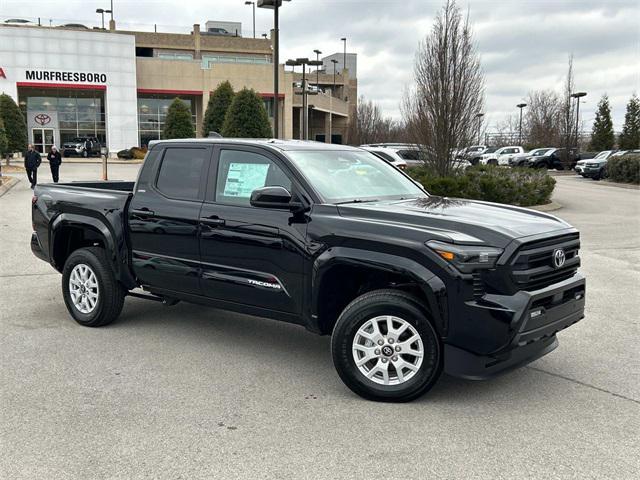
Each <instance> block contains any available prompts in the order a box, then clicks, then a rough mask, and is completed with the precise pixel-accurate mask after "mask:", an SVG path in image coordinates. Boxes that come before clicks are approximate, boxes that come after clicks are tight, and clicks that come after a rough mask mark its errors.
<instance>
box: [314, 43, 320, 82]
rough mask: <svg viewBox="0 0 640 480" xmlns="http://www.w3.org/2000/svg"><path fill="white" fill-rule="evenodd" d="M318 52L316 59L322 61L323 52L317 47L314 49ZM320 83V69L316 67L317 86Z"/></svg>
mask: <svg viewBox="0 0 640 480" xmlns="http://www.w3.org/2000/svg"><path fill="white" fill-rule="evenodd" d="M313 53H315V54H316V61H317V62H319V61H320V54H321V53H322V52H321V51H320V50H318V49H317V48H316V49H315V50H314V51H313ZM319 84H320V69H318V68H316V87H317V86H318V85H319Z"/></svg>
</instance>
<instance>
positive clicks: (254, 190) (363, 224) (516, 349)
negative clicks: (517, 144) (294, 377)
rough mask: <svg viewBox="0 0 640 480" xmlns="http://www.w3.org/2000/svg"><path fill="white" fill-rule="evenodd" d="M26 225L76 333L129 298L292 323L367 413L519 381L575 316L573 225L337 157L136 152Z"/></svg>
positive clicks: (262, 149) (38, 208)
mask: <svg viewBox="0 0 640 480" xmlns="http://www.w3.org/2000/svg"><path fill="white" fill-rule="evenodd" d="M32 220H33V226H34V230H35V231H34V233H33V235H32V237H31V248H32V251H33V252H34V254H35V255H36V256H37V257H39V258H41V259H43V260H45V261H46V262H49V263H50V264H51V265H52V266H53V267H54V268H55V269H56V270H57V271H59V272H60V273H62V296H63V298H64V302H65V304H66V306H67V309H68V311H69V313H70V314H71V316H72V317H73V318H74V319H75V320H76V321H77V322H78V323H79V324H81V325H85V326H89V327H99V326H102V325H106V324H108V323H110V322H112V321H114V320H115V319H116V318H117V317H118V316H119V314H120V311H121V310H122V307H123V303H124V299H125V296H127V295H130V296H135V297H142V298H147V299H150V300H158V301H162V302H164V303H165V304H167V305H174V304H175V303H176V302H178V301H179V300H183V301H187V302H194V303H199V304H203V305H211V306H214V307H218V308H222V309H224V310H230V311H235V312H240V313H244V314H250V315H256V316H259V317H267V318H272V319H276V320H282V321H287V322H291V323H295V324H298V325H302V326H304V327H306V328H307V329H309V330H310V331H313V332H316V333H319V334H324V335H331V336H332V338H331V352H332V356H333V362H334V365H335V367H336V369H337V371H338V374H339V375H340V377H341V379H342V380H343V381H344V383H345V384H346V385H347V386H348V387H349V388H351V389H352V390H353V391H354V392H356V393H357V394H359V395H361V396H363V397H365V398H369V399H374V400H381V401H408V400H412V399H414V398H417V397H418V396H420V395H422V394H424V393H425V392H427V391H428V390H429V389H430V388H432V387H433V385H434V384H435V383H436V381H437V380H438V377H439V376H440V374H441V372H442V371H445V372H447V373H449V374H451V375H456V376H459V377H463V378H469V379H485V378H489V377H492V376H494V375H497V374H499V373H501V372H505V371H508V370H511V369H513V368H516V367H519V366H522V365H525V364H527V363H529V362H532V361H533V360H536V359H538V358H540V357H541V356H543V355H545V354H547V353H549V352H550V351H552V350H553V349H555V348H556V347H557V345H558V340H557V338H556V334H557V333H558V332H560V331H561V330H563V329H565V328H567V327H569V326H570V325H572V324H574V323H575V322H577V321H579V320H580V319H581V318H583V316H584V304H585V298H584V295H585V279H584V277H583V276H582V275H581V274H580V273H579V272H578V267H579V265H580V257H579V255H578V250H579V247H580V239H579V233H578V231H577V230H576V229H574V228H572V227H571V226H570V225H569V224H567V223H566V222H564V221H563V220H560V219H559V218H556V217H554V216H552V215H549V214H545V213H542V212H537V211H532V210H527V209H524V208H518V207H514V206H510V205H499V204H491V203H487V202H476V201H471V200H460V199H450V198H441V197H436V196H432V195H429V194H428V193H427V192H426V191H425V190H424V189H423V188H422V187H421V186H420V185H418V184H417V183H415V182H414V181H413V180H411V178H409V177H408V176H407V175H406V174H404V173H403V172H402V171H400V170H399V169H397V168H395V167H393V166H392V165H389V164H388V163H387V162H385V161H384V160H382V159H380V158H378V157H376V156H375V155H373V154H371V153H369V152H366V151H364V150H361V149H357V148H353V147H347V146H343V145H327V144H324V143H316V142H298V141H280V140H268V141H267V140H231V139H212V138H208V139H200V140H168V141H160V142H150V145H149V151H148V153H147V156H146V158H145V161H144V165H143V166H142V168H141V170H140V173H139V175H138V179H137V182H136V183H134V182H74V183H67V184H55V185H53V184H39V185H38V186H36V188H35V191H34V197H33V200H32ZM138 288H142V289H143V290H144V291H145V292H146V293H140V291H139V290H137V289H138ZM108 334H109V333H108V332H107V333H106V335H108ZM178 361H179V359H178ZM233 368H234V369H242V368H243V366H242V365H241V364H235V365H233Z"/></svg>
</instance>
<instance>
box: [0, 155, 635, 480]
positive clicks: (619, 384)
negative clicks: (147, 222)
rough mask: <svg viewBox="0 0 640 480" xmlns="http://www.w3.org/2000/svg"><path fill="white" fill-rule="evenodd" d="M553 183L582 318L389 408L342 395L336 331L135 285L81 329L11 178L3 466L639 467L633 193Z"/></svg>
mask: <svg viewBox="0 0 640 480" xmlns="http://www.w3.org/2000/svg"><path fill="white" fill-rule="evenodd" d="M100 168H101V167H100V165H81V164H74V165H69V164H67V165H66V166H65V165H63V168H62V171H61V178H62V180H63V181H64V180H66V179H70V178H72V179H95V178H99V175H100V171H101V170H100ZM138 168H139V165H113V166H112V167H111V169H110V173H111V178H114V179H123V180H127V179H133V178H135V175H136V173H137V170H138ZM40 178H41V181H42V180H45V181H48V180H49V176H48V171H46V170H45V169H42V170H41V172H40ZM557 181H558V184H557V188H556V193H555V196H554V200H556V201H558V202H559V203H561V204H562V205H563V208H562V209H561V210H559V211H557V212H554V214H555V215H557V216H559V217H562V218H564V219H566V220H567V221H569V222H570V223H572V224H573V225H574V226H576V227H578V228H579V229H580V230H581V234H582V250H581V256H582V263H583V267H582V272H583V273H584V274H585V275H586V276H587V312H586V318H585V319H584V320H583V321H581V322H580V323H578V324H576V325H574V326H573V327H571V328H569V329H567V330H565V331H563V332H561V333H560V334H559V340H560V347H559V348H558V349H557V350H555V351H554V352H552V353H551V354H549V355H548V356H546V357H544V358H542V359H540V360H538V361H536V362H535V363H533V364H531V365H530V366H528V367H526V368H522V369H519V370H517V371H514V372H511V373H509V374H506V375H504V376H501V377H499V378H496V379H494V380H491V381H486V382H472V381H464V380H458V379H454V378H451V377H446V376H443V377H442V379H441V380H440V382H439V384H438V385H437V386H436V387H435V388H434V390H432V391H431V392H430V394H428V395H427V396H425V397H423V398H421V399H419V400H418V401H415V402H413V403H409V404H400V405H393V404H382V403H374V402H368V401H365V400H362V399H360V398H359V397H357V396H355V395H354V394H353V393H351V391H349V390H348V389H347V388H346V387H345V386H344V385H343V384H342V383H341V381H340V379H339V377H338V375H337V374H336V373H335V371H334V368H333V365H332V362H331V358H330V354H329V338H328V337H318V336H315V335H313V334H311V333H308V332H306V331H305V330H304V329H302V328H300V327H297V326H292V325H287V324H284V323H279V322H274V321H270V320H264V319H259V318H251V317H245V316H240V315H235V314H229V313H225V312H222V311H218V310H211V309H207V308H204V307H199V306H194V305H188V304H184V303H180V304H178V305H176V306H174V307H163V306H162V305H159V304H156V303H154V302H147V301H144V300H139V299H133V298H129V299H127V301H126V303H125V307H124V310H123V313H122V316H121V318H120V320H119V321H118V322H116V323H114V324H112V325H110V326H108V327H104V328H99V329H90V328H83V327H81V326H79V325H77V324H76V323H75V322H74V321H73V320H72V319H71V317H70V316H69V315H68V314H67V312H66V310H65V307H64V304H63V301H62V296H61V292H60V276H59V275H58V274H57V273H56V272H55V271H54V270H53V269H52V268H51V267H50V266H49V265H47V264H45V263H44V262H42V261H40V260H37V259H36V258H35V257H34V256H33V255H32V254H31V252H30V249H29V237H30V233H31V219H30V199H31V195H32V194H31V190H30V189H29V188H28V184H27V182H26V179H22V181H21V182H20V183H19V184H18V185H16V186H15V187H14V188H13V189H12V190H11V191H9V192H8V193H6V194H5V195H4V196H3V197H1V198H0V360H1V367H0V420H1V421H0V452H2V454H1V455H0V478H7V479H18V478H20V479H36V478H37V479H57V478H82V479H85V478H91V479H102V478H105V479H106V478H126V479H133V478H172V479H177V478H184V479H192V478H221V479H222V478H224V479H232V478H250V479H258V478H260V479H263V478H274V479H276V478H277V479H283V478H296V479H306V478H308V479H316V478H318V479H320V478H322V479H324V478H332V479H342V478H345V479H346V478H361V479H372V478H385V479H389V480H390V479H396V478H443V479H444V478H447V479H449V478H487V479H492V480H495V479H513V478H540V479H547V478H612V479H629V478H637V477H636V475H637V473H638V471H639V470H640V436H639V432H640V348H639V346H640V331H639V327H638V326H639V320H638V316H639V315H638V312H639V311H640V291H639V290H640V289H639V286H640V235H639V234H640V191H638V190H633V189H622V188H612V187H608V186H604V185H601V184H599V183H598V182H593V181H591V180H584V179H581V178H578V177H572V176H567V177H564V176H563V177H558V178H557Z"/></svg>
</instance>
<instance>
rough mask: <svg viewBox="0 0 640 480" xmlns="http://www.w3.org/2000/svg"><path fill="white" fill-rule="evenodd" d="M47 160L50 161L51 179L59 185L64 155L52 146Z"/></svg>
mask: <svg viewBox="0 0 640 480" xmlns="http://www.w3.org/2000/svg"><path fill="white" fill-rule="evenodd" d="M47 160H49V168H50V169H51V178H53V183H58V178H59V173H60V164H61V163H62V155H60V152H59V151H58V147H56V146H55V145H51V149H50V150H49V153H48V154H47Z"/></svg>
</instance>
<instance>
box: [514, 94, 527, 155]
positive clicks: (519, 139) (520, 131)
mask: <svg viewBox="0 0 640 480" xmlns="http://www.w3.org/2000/svg"><path fill="white" fill-rule="evenodd" d="M526 106H527V104H526V103H519V104H518V105H516V107H518V108H519V109H520V130H519V133H518V145H519V146H522V109H523V108H524V107H526Z"/></svg>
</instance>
